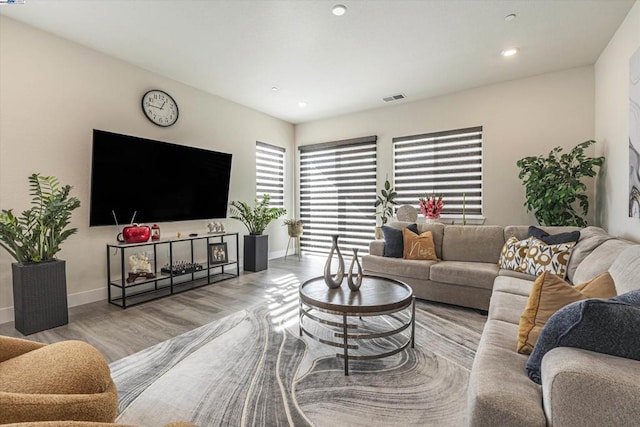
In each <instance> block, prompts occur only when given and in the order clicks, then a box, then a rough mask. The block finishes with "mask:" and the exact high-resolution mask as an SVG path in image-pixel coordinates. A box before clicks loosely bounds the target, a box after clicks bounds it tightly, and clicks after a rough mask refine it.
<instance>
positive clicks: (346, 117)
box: [0, 1, 640, 348]
mask: <svg viewBox="0 0 640 427" xmlns="http://www.w3.org/2000/svg"><path fill="white" fill-rule="evenodd" d="M194 3H197V2H194ZM275 3H281V2H275ZM285 3H286V2H285ZM313 3H314V7H315V8H319V9H322V10H324V9H327V10H330V8H331V6H333V3H332V2H313ZM317 3H320V4H321V7H319V6H318V5H317ZM489 3H494V5H493V7H495V3H502V5H503V6H502V7H503V9H505V10H506V9H509V8H512V9H513V10H512V11H511V12H510V13H512V12H514V13H517V14H518V13H519V16H518V17H516V19H515V21H513V22H509V21H505V20H504V18H505V16H506V15H507V13H506V12H505V13H502V14H501V15H500V16H495V25H496V26H497V27H499V28H501V29H500V30H498V32H503V33H504V34H507V35H509V37H514V38H517V37H515V36H514V35H513V34H514V31H513V30H512V28H511V27H509V25H512V26H513V25H518V20H520V19H522V20H525V19H527V16H526V13H525V12H524V11H525V10H527V11H528V10H529V9H527V8H525V3H528V2H489ZM536 3H547V2H536ZM567 3H568V4H572V3H573V4H574V5H575V6H576V8H578V6H577V3H582V2H567ZM588 3H589V4H590V5H592V6H593V8H595V9H596V10H597V9H598V8H602V9H603V10H607V8H609V7H611V8H613V9H615V13H613V14H612V15H614V17H613V18H611V19H612V20H616V22H617V24H616V25H615V26H610V27H609V32H610V33H609V34H608V35H607V38H606V39H604V40H601V46H599V47H593V49H594V52H595V54H593V55H592V57H591V58H590V60H588V61H583V62H581V63H573V64H572V65H569V66H565V67H564V68H556V69H549V68H545V66H546V65H542V64H537V63H531V62H525V64H526V65H519V67H520V69H521V68H525V69H527V68H529V69H530V70H535V71H529V72H528V73H527V74H525V75H524V77H512V78H504V79H503V80H502V81H495V80H491V79H490V78H489V77H488V78H487V80H486V82H484V83H482V84H477V85H475V86H466V87H465V86H464V85H461V86H459V87H457V88H455V89H453V90H449V91H447V90H443V91H441V92H437V91H435V92H432V94H431V95H429V96H426V97H424V99H420V98H417V97H416V98H414V97H413V94H412V93H410V92H409V93H407V100H404V101H400V102H399V103H397V104H393V103H392V104H390V105H388V106H384V107H382V106H380V107H379V108H371V107H365V108H362V109H360V110H351V111H344V112H343V111H342V110H340V108H338V107H337V108H336V110H334V112H333V113H326V112H320V111H318V112H314V108H315V107H314V102H313V100H311V99H309V100H308V102H309V105H308V106H307V107H306V109H305V110H306V111H307V112H304V113H295V114H302V115H304V114H309V116H308V117H310V118H304V116H295V117H294V116H290V118H289V119H283V118H277V116H275V115H272V114H267V113H264V112H261V111H259V110H258V109H257V108H250V107H247V106H245V105H242V103H241V102H237V101H236V102H234V101H230V100H228V99H227V98H229V99H233V88H228V89H227V92H226V93H216V94H212V93H210V92H208V91H206V90H203V89H199V88H197V87H195V85H193V84H187V83H184V82H181V81H179V79H177V78H176V79H172V78H170V77H168V74H165V75H163V74H161V73H157V72H152V71H149V70H148V69H144V68H143V67H140V66H136V65H132V64H130V63H128V62H126V61H124V60H122V59H118V58H117V57H114V55H109V54H105V53H102V52H100V51H99V49H97V48H92V47H88V46H86V45H83V44H82V43H80V42H77V41H69V40H67V38H66V37H65V36H62V37H61V36H59V35H54V34H52V33H51V32H49V31H47V30H43V29H42V28H46V25H44V24H43V26H42V27H41V28H38V26H35V25H34V24H32V25H34V26H31V25H28V24H25V23H23V22H21V20H22V19H23V18H21V16H20V14H21V12H20V11H19V10H18V9H17V8H19V7H25V8H26V7H43V6H44V5H43V4H42V2H38V1H29V2H27V3H25V4H24V5H18V4H16V5H2V9H0V113H1V114H0V208H2V209H8V208H15V209H16V210H17V211H21V210H22V209H24V208H26V207H27V206H28V204H29V200H30V198H29V196H28V182H27V177H28V176H29V175H31V174H32V173H34V172H41V173H43V174H47V175H54V176H56V177H57V178H59V179H60V181H61V182H62V183H65V184H70V185H72V186H73V194H74V195H75V196H76V197H78V198H79V199H80V201H81V207H80V208H79V209H78V210H77V211H76V212H74V216H73V226H75V227H77V228H78V233H77V234H76V235H74V236H72V237H71V238H70V239H69V240H68V241H67V242H65V244H64V245H63V247H62V251H61V252H60V254H59V257H60V258H62V259H65V260H66V261H67V287H68V301H69V306H70V307H72V308H76V307H77V308H78V309H80V308H81V307H82V306H83V305H85V304H90V303H91V304H95V303H96V302H105V301H106V299H107V296H106V286H105V283H106V281H107V279H106V265H105V256H104V255H105V244H106V243H115V242H116V234H117V232H118V230H117V227H116V225H115V224H114V225H113V226H102V227H89V220H88V218H89V201H90V198H91V160H90V159H91V138H92V131H93V129H100V130H107V131H111V132H116V133H119V134H125V135H133V136H138V137H143V138H149V139H153V140H159V141H165V142H173V143H178V144H182V145H187V146H193V147H199V148H208V149H211V150H216V151H220V152H226V153H231V154H232V155H233V163H232V170H231V180H230V190H229V201H231V200H245V201H251V200H253V198H254V197H255V193H256V189H255V184H256V175H255V169H256V167H255V165H256V159H255V144H256V142H257V141H262V142H267V143H270V144H272V145H275V146H278V147H282V148H284V149H285V150H286V151H285V164H286V168H285V173H286V175H285V180H284V183H285V184H284V208H285V209H286V210H287V211H288V215H287V217H294V216H295V214H296V213H297V212H299V207H300V200H299V196H298V194H299V184H298V182H299V181H298V180H299V178H298V173H299V152H298V150H299V147H302V146H306V145H310V144H316V143H325V142H331V141H340V140H346V139H351V138H360V137H365V136H369V135H376V136H377V149H376V150H377V160H376V168H377V170H376V180H377V188H382V186H383V184H384V182H385V179H386V177H392V176H393V173H394V165H393V143H392V140H393V138H398V137H403V136H408V135H418V134H424V133H427V132H439V131H446V130H452V129H461V128H468V127H471V126H482V127H483V146H482V161H483V168H482V169H483V176H482V187H483V200H482V208H483V209H482V216H483V218H484V224H486V225H508V224H536V220H535V218H534V216H533V214H531V213H528V212H527V211H526V209H525V208H524V207H523V203H524V200H525V199H524V189H523V186H522V183H521V181H520V180H519V179H518V168H517V166H516V161H517V160H518V159H521V158H523V157H526V156H537V155H542V154H545V153H547V152H549V151H550V150H551V149H552V148H554V147H556V146H561V147H563V148H564V149H565V150H569V149H571V148H572V147H574V146H575V145H576V144H578V143H580V142H583V141H586V140H589V139H594V140H596V141H597V142H596V144H595V145H594V146H593V147H592V148H591V151H590V152H589V155H592V156H604V157H605V158H606V161H605V165H604V166H603V167H602V168H601V169H600V170H599V174H598V177H597V180H595V181H593V182H592V183H590V188H589V191H590V196H591V206H592V208H591V211H590V213H589V216H588V217H587V220H588V222H589V224H590V225H597V226H600V227H602V228H604V229H605V230H606V231H607V232H608V233H610V234H611V235H615V236H617V237H620V238H624V239H629V240H634V241H639V240H640V231H639V229H638V227H637V225H638V219H637V218H631V217H629V212H628V203H629V198H628V180H629V176H628V175H629V173H628V171H629V158H628V154H627V153H628V152H629V149H628V141H629V132H630V128H629V126H630V125H629V122H628V120H629V119H628V118H629V83H628V82H629V67H630V58H631V57H632V55H633V54H634V52H636V51H637V49H638V48H639V47H640V25H639V24H640V4H639V3H638V2H633V1H626V2H624V1H621V2H606V1H601V2H588ZM611 3H614V5H613V6H611ZM69 4H71V5H72V4H73V3H69ZM248 4H249V3H248ZM344 4H345V5H346V6H347V7H348V11H347V14H346V15H345V16H344V17H342V18H347V19H349V18H351V19H357V16H358V13H359V12H360V11H361V10H363V9H366V7H367V6H365V5H366V3H365V2H344ZM462 4H463V6H462V7H464V2H463V3H462ZM511 4H513V7H511ZM10 7H11V8H14V9H11V10H10V9H9V8H10ZM123 7H124V6H123ZM174 7H175V8H176V14H179V13H180V7H179V6H177V3H176V5H175V6H174ZM247 7H249V6H247ZM546 7H549V8H551V10H552V8H553V6H549V5H546ZM569 7H571V6H569ZM518 8H520V10H522V11H523V12H522V13H520V12H518V10H516V9H518ZM533 9H535V8H533ZM587 9H589V8H587ZM124 10H126V8H125V9H124ZM580 10H582V9H580ZM235 13H239V12H237V11H236V12H235ZM328 14H329V13H328ZM35 15H38V13H36V14H35ZM602 15H607V14H606V13H602ZM45 18H46V13H44V18H43V16H34V17H33V18H32V19H40V21H41V22H46V19H45ZM334 18H336V17H334V16H327V17H326V18H324V17H323V18H318V19H327V20H329V19H334ZM93 19H97V18H95V16H94V17H93ZM466 19H469V18H468V17H467V18H466ZM34 22H36V21H34ZM344 22H346V23H347V24H348V23H349V22H350V21H342V23H340V24H335V23H334V24H331V25H343V23H344ZM123 25H124V24H123ZM566 25H567V26H570V25H574V26H582V24H576V23H575V22H570V23H569V22H567V24H566ZM584 25H586V26H587V27H588V26H589V24H584ZM595 32H597V31H595ZM516 34H517V32H516ZM138 37H139V38H140V40H141V41H142V40H144V38H145V37H147V36H146V35H145V34H144V32H143V31H142V30H141V31H140V33H139V34H138ZM220 39H221V40H218V41H216V43H218V44H219V43H222V39H224V37H220ZM572 42H573V43H574V44H575V45H576V46H577V45H579V44H580V43H581V40H580V39H579V38H576V39H573V40H572ZM471 46H473V45H471ZM503 47H504V46H497V52H496V55H497V56H499V53H500V52H499V51H500V50H501V49H502V48H503ZM536 48H540V49H542V47H541V46H538V47H536ZM545 48H549V46H545ZM553 48H554V49H556V50H554V51H553V52H555V55H556V56H563V55H565V56H567V57H570V56H571V53H570V52H571V49H572V47H571V46H554V47H553ZM140 49H141V50H143V49H144V47H141V48H140ZM460 49H463V50H464V55H461V56H460V57H458V58H454V61H453V62H451V63H450V67H451V69H449V70H445V71H440V72H441V75H439V76H435V77H437V80H440V81H445V82H446V80H447V78H448V77H449V75H450V77H451V78H454V77H455V74H456V66H458V67H462V68H463V67H464V65H465V63H466V62H467V61H471V60H477V58H475V57H471V58H473V59H468V56H467V54H468V49H469V48H468V47H465V46H461V47H460ZM528 50H530V51H531V50H533V48H529V49H528ZM558 52H559V53H558ZM143 53H144V52H140V55H141V56H142V55H143ZM350 53H351V54H352V56H351V57H353V61H354V62H356V61H357V58H358V56H357V54H355V53H353V52H350ZM241 54H242V52H241V51H237V52H235V51H234V52H227V55H228V57H227V58H225V60H232V59H233V58H234V55H241ZM157 55H158V59H159V61H161V62H162V63H163V64H164V65H165V67H166V68H165V69H166V70H170V69H171V68H170V67H169V64H171V63H173V62H177V63H179V62H181V61H183V57H182V55H181V53H180V52H176V51H171V52H157ZM384 55H391V52H382V53H381V56H384ZM526 55H527V47H525V46H521V52H520V53H519V55H517V56H516V57H514V58H498V59H499V60H500V61H503V62H502V63H501V64H502V65H501V66H502V67H511V68H514V71H513V73H514V74H513V75H514V76H516V75H517V74H516V71H515V67H516V65H517V63H515V61H527V59H526ZM393 60H395V61H402V60H404V58H398V57H393ZM508 61H510V62H508ZM514 63H515V64H516V65H514ZM292 66H295V62H293V64H292ZM336 68H337V66H336ZM198 72H199V70H194V71H193V74H198ZM254 72H255V70H254ZM387 72H388V73H392V70H391V71H387ZM267 77H269V76H267ZM403 78H406V76H400V77H398V79H403ZM265 80H266V78H263V76H262V75H260V74H259V73H256V74H255V75H254V77H253V79H249V78H247V80H246V82H245V84H246V85H247V86H249V87H254V86H255V85H258V84H260V85H262V86H264V87H263V88H262V89H261V90H265V91H267V92H271V87H272V86H274V85H278V86H283V87H281V88H280V91H279V92H280V93H269V96H273V97H280V99H279V100H277V101H273V102H274V104H277V103H280V102H284V101H283V100H282V98H285V96H286V87H285V86H286V82H284V83H281V82H271V81H265ZM434 80H436V79H435V78H434ZM154 88H158V89H161V90H163V91H165V92H167V93H169V94H171V96H172V97H174V99H175V100H176V101H177V103H178V105H179V107H180V117H179V120H178V121H177V122H176V124H175V125H173V126H170V127H158V126H155V125H153V124H152V123H150V122H149V121H148V120H147V119H146V118H145V117H144V115H143V113H142V111H141V110H140V98H141V96H142V95H143V94H144V93H145V92H146V91H147V90H150V89H154ZM404 90H405V89H404V88H403V87H402V84H398V83H396V84H395V86H394V87H393V88H391V87H388V88H387V87H385V88H384V92H382V93H373V94H370V95H371V96H372V97H375V98H376V99H379V98H382V97H383V96H387V95H391V94H392V93H395V92H402V91H404ZM283 92H284V93H283ZM331 95H332V96H333V97H339V96H340V90H339V89H337V90H335V91H334V92H333V93H332V94H331ZM287 101H289V100H288V99H287ZM297 102H298V99H295V103H296V104H297ZM380 104H381V105H382V102H381V101H380ZM296 108H298V106H297V105H296ZM281 114H282V115H284V113H281ZM314 114H317V116H315V118H314V116H313V115H314ZM135 154H137V153H122V156H123V159H126V158H127V156H130V155H135ZM211 191H212V192H214V191H215V184H213V183H212V188H211ZM122 193H123V197H138V196H139V195H140V194H144V183H142V185H140V184H132V186H131V188H127V189H122ZM128 220H129V219H128V218H127V219H122V220H121V222H126V221H128ZM222 221H223V222H224V225H225V227H226V229H227V230H228V231H230V232H238V233H239V234H240V235H243V234H246V230H245V229H244V228H243V227H242V224H240V223H239V222H238V221H234V220H231V219H228V218H227V219H223V220H222ZM207 222H208V221H183V222H168V223H162V224H160V225H161V229H162V235H163V236H174V235H177V233H181V234H183V235H186V234H189V233H205V232H206V223H207ZM280 222H281V220H278V221H274V222H273V223H272V225H271V226H270V227H269V228H268V229H267V233H268V235H269V248H270V251H269V258H270V259H271V260H276V259H279V258H281V257H283V256H284V255H285V251H286V248H287V244H288V243H289V242H288V240H289V238H288V235H287V233H286V230H285V229H284V228H283V227H282V226H281V224H280ZM11 262H12V259H11V257H10V256H9V255H8V254H7V253H6V252H5V251H2V252H0V324H3V326H5V325H6V324H7V323H10V322H12V321H13V316H14V312H13V308H12V306H13V294H12V286H11V283H12V274H11ZM277 262H281V261H277ZM308 262H309V263H310V265H312V266H313V265H315V266H316V267H317V269H316V270H315V274H313V275H321V274H322V263H315V264H314V261H308ZM287 268H291V269H292V271H296V269H297V268H298V267H296V266H295V264H292V263H291V261H289V262H288V263H282V264H278V270H277V272H276V271H273V272H272V273H270V274H272V276H267V277H269V280H277V279H279V278H280V277H284V275H281V274H280V273H281V272H283V271H286V269H287ZM305 274H306V273H305ZM243 276H244V275H243ZM251 280H252V279H251V275H250V274H247V275H246V279H245V282H244V283H246V281H249V282H250V281H251ZM257 286H258V287H259V286H260V285H257ZM213 287H215V285H214V286H213ZM236 288H237V287H234V289H233V290H234V291H238V289H236ZM184 295H187V294H184ZM105 304H106V302H105ZM144 307H145V305H141V306H140V310H142V311H144ZM126 311H127V310H125V312H126ZM3 334H4V329H3ZM142 335H144V334H142ZM70 338H73V336H71V337H70ZM142 341H144V339H142ZM142 348H144V347H142Z"/></svg>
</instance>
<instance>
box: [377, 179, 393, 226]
mask: <svg viewBox="0 0 640 427" xmlns="http://www.w3.org/2000/svg"><path fill="white" fill-rule="evenodd" d="M396 197H398V193H396V191H395V190H394V189H393V187H391V183H390V182H389V178H388V177H387V178H386V179H385V181H384V188H383V189H382V190H380V194H378V197H377V198H376V203H375V205H374V206H375V207H376V208H380V210H379V211H377V212H376V214H377V215H380V221H381V222H382V225H385V224H386V223H387V221H389V218H391V217H392V216H393V206H394V205H397V204H398V202H396Z"/></svg>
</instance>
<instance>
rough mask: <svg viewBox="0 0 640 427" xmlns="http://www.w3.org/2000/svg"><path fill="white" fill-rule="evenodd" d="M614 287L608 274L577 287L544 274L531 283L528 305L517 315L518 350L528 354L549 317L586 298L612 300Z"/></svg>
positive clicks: (614, 291)
mask: <svg viewBox="0 0 640 427" xmlns="http://www.w3.org/2000/svg"><path fill="white" fill-rule="evenodd" d="M616 295H617V293H616V287H615V284H614V283H613V279H612V278H611V275H610V274H609V273H602V274H601V275H599V276H597V277H595V278H593V279H591V280H589V281H588V282H586V283H582V284H580V285H577V286H571V285H570V284H568V283H567V282H565V281H564V280H562V278H560V277H559V276H557V275H555V274H553V273H550V272H548V271H545V272H544V273H542V274H541V275H540V276H538V278H537V279H536V281H535V282H534V283H533V288H532V289H531V293H530V294H529V300H528V301H527V306H526V308H525V309H524V312H523V313H522V316H520V324H519V326H518V346H517V351H518V353H521V354H530V353H531V351H532V350H533V347H534V346H535V345H536V341H538V336H539V335H540V332H541V331H542V328H544V325H545V324H546V323H547V320H549V317H551V315H552V314H553V313H555V312H556V311H558V310H560V309H561V308H562V307H564V306H565V305H567V304H571V303H572V302H576V301H580V300H583V299H587V298H611V297H615V296H616Z"/></svg>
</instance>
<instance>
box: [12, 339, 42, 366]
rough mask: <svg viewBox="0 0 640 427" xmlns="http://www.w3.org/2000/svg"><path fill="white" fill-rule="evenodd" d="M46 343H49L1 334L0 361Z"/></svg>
mask: <svg viewBox="0 0 640 427" xmlns="http://www.w3.org/2000/svg"><path fill="white" fill-rule="evenodd" d="M45 345H47V344H43V343H40V342H35V341H29V340H23V339H21V338H13V337H5V336H3V335H0V363H2V362H4V361H5V360H9V359H13V358H14V357H17V356H20V355H21V354H25V353H28V352H30V351H33V350H36V349H39V348H41V347H44V346H45Z"/></svg>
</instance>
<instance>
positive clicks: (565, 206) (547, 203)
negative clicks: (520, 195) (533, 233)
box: [516, 140, 604, 227]
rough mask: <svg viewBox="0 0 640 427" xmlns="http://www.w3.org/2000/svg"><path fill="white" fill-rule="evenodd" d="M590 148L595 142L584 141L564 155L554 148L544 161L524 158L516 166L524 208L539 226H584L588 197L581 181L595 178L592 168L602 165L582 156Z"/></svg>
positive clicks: (541, 158) (595, 160) (542, 159)
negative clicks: (522, 193) (523, 195)
mask: <svg viewBox="0 0 640 427" xmlns="http://www.w3.org/2000/svg"><path fill="white" fill-rule="evenodd" d="M592 144H595V141H593V140H589V141H585V142H583V143H581V144H578V145H577V146H575V147H574V148H573V149H572V150H571V151H570V152H568V153H563V152H562V148H560V147H556V148H554V149H553V150H551V152H549V154H548V155H547V156H546V157H544V156H538V157H525V158H523V159H520V160H518V161H517V162H516V164H517V166H518V167H519V168H520V173H519V174H518V177H519V178H520V179H521V180H522V182H523V184H524V186H525V194H526V201H525V203H524V206H525V207H526V208H527V211H528V212H533V213H534V214H535V216H536V219H537V220H538V222H539V223H540V225H546V226H552V225H561V226H577V227H585V226H586V225H587V221H586V220H585V216H586V215H587V213H588V212H589V197H588V196H587V195H586V194H585V192H586V190H587V186H586V185H585V184H584V183H583V182H582V178H584V177H594V176H596V171H595V167H597V166H598V167H599V166H602V164H603V163H604V157H595V158H594V157H588V156H586V155H585V153H584V150H585V149H586V148H588V147H589V146H591V145H592ZM576 208H578V209H576Z"/></svg>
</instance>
